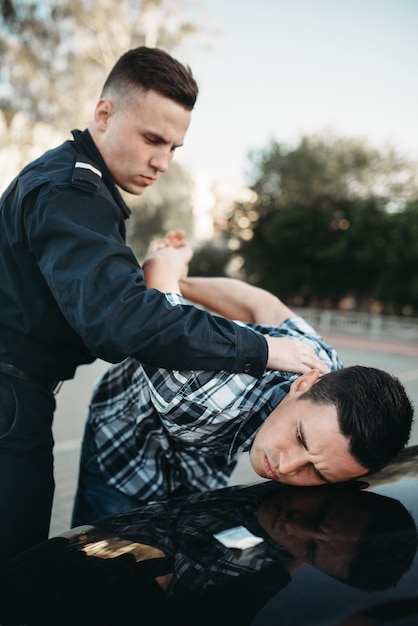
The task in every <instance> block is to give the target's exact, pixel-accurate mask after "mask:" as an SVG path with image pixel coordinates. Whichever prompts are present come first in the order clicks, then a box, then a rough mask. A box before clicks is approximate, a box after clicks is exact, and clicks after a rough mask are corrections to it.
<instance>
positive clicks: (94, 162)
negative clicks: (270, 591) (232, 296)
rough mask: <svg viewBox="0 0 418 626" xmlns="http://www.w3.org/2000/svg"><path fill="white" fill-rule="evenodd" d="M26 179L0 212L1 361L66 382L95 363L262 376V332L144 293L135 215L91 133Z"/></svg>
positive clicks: (30, 169)
mask: <svg viewBox="0 0 418 626" xmlns="http://www.w3.org/2000/svg"><path fill="white" fill-rule="evenodd" d="M73 135H74V141H66V142H65V143H63V144H62V145H61V146H59V147H58V148H55V149H54V150H50V151H49V152H47V153H46V154H44V155H43V156H42V157H40V158H39V159H38V160H36V161H34V162H33V163H31V164H30V165H28V166H27V167H26V168H24V169H23V170H22V172H21V173H20V174H19V176H18V177H17V178H16V179H15V180H14V181H13V182H12V183H11V184H10V186H9V188H8V189H7V190H6V192H5V193H4V194H3V196H2V198H1V202H0V361H6V362H8V363H11V364H13V365H15V366H16V367H18V368H20V369H22V370H24V371H26V372H28V373H30V374H35V375H37V376H45V377H54V378H59V379H68V378H71V377H72V376H73V375H74V372H75V369H76V367H77V366H78V365H79V364H82V363H88V362H91V361H93V360H94V358H96V357H97V358H101V359H104V360H106V361H109V362H112V363H114V362H119V361H121V360H123V359H124V358H125V357H127V356H133V357H135V358H136V359H138V360H139V361H142V362H144V363H148V364H151V365H157V366H161V367H165V368H168V369H183V370H186V369H209V370H221V369H225V370H229V371H236V372H242V371H245V372H247V373H249V374H252V375H253V376H256V377H259V376H261V374H262V373H263V371H264V369H265V365H266V360H267V344H266V342H265V339H264V338H263V337H262V336H261V335H258V334H257V333H255V332H253V331H251V330H249V329H246V328H241V327H239V326H238V325H236V324H233V323H232V322H229V321H228V320H224V319H222V318H220V317H215V316H210V315H208V314H207V313H206V312H204V311H201V310H199V309H197V308H194V307H191V306H187V305H178V306H172V305H171V304H170V303H169V302H168V301H167V299H166V297H165V296H164V294H162V293H161V292H159V291H157V290H154V289H148V290H147V289H146V285H145V282H144V277H143V272H142V269H141V267H140V266H139V264H138V262H137V260H136V259H135V257H134V254H133V252H132V250H131V249H130V248H129V247H128V246H127V245H126V243H125V220H126V219H127V217H128V216H129V213H130V211H129V209H128V207H127V206H126V204H125V203H124V201H123V199H122V197H121V195H120V194H119V191H118V190H117V188H116V187H115V185H114V183H113V180H112V179H111V176H110V173H109V171H108V170H107V168H106V165H105V163H104V161H103V159H102V158H101V156H100V153H99V152H98V150H97V148H96V146H95V144H94V142H93V140H92V138H91V136H90V134H89V133H88V131H87V130H86V131H84V132H80V131H74V132H73Z"/></svg>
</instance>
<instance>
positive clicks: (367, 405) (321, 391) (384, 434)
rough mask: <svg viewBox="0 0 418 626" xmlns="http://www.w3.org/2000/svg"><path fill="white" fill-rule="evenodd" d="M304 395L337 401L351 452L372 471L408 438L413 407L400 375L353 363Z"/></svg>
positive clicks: (323, 401)
mask: <svg viewBox="0 0 418 626" xmlns="http://www.w3.org/2000/svg"><path fill="white" fill-rule="evenodd" d="M300 399H309V400H311V401H312V402H314V403H315V404H322V405H326V404H333V405H335V407H336V409H337V415H338V421H339V425H340V429H341V432H342V434H343V435H345V436H346V437H347V438H348V439H349V441H350V454H351V455H352V456H353V457H354V458H355V459H356V460H357V461H358V462H359V463H360V464H361V465H362V466H363V467H365V468H367V469H368V470H369V472H376V471H378V470H380V469H381V468H382V467H383V466H384V465H386V464H387V463H389V462H390V461H391V460H392V459H393V458H394V457H395V456H396V455H397V454H398V453H399V452H400V451H401V450H402V448H403V447H404V446H405V445H406V443H407V442H408V439H409V436H410V432H411V426H412V421H413V413H414V412H413V408H412V405H411V402H410V400H409V398H408V396H407V394H406V391H405V389H404V387H403V385H402V384H401V382H400V381H399V379H398V378H396V377H395V376H392V375H391V374H389V373H387V372H384V371H382V370H379V369H376V368H373V367H364V366H361V365H353V366H351V367H346V368H343V369H340V370H337V371H334V372H330V373H329V374H325V375H324V376H322V377H321V378H319V380H318V382H317V383H315V384H314V385H312V387H311V388H310V389H309V390H308V391H307V392H306V393H304V394H302V395H301V396H300Z"/></svg>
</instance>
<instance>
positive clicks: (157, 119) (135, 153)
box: [89, 90, 191, 195]
mask: <svg viewBox="0 0 418 626" xmlns="http://www.w3.org/2000/svg"><path fill="white" fill-rule="evenodd" d="M190 119H191V112H190V111H187V110H186V109H185V108H184V107H183V106H181V105H180V104H178V103H177V102H174V100H171V99H170V98H166V97H165V96H163V95H161V94H159V93H157V92H156V91H153V90H149V91H141V90H137V91H135V92H133V93H132V95H131V96H130V97H129V98H128V99H127V100H126V101H123V102H122V101H119V100H118V98H115V99H113V100H111V99H109V98H102V99H101V100H100V101H99V102H98V104H97V106H96V112H95V119H94V122H93V123H92V125H91V127H90V128H89V130H90V131H91V132H92V136H93V139H94V141H95V143H96V146H97V148H98V149H99V151H100V153H101V155H102V157H103V159H104V161H105V163H106V165H107V167H108V168H109V171H110V173H111V175H112V178H113V180H114V182H115V183H116V185H118V186H119V187H121V189H124V190H125V191H127V192H129V193H132V194H136V195H139V194H142V193H143V191H144V190H145V189H146V188H147V187H149V186H150V185H152V184H153V183H154V182H155V181H156V180H157V178H158V177H159V176H160V174H162V173H164V172H165V171H166V170H167V168H168V166H169V164H170V162H171V161H172V159H173V156H174V151H175V149H176V148H178V147H179V146H181V145H182V144H183V140H184V137H185V134H186V131H187V129H188V127H189V123H190Z"/></svg>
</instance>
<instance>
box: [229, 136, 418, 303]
mask: <svg viewBox="0 0 418 626" xmlns="http://www.w3.org/2000/svg"><path fill="white" fill-rule="evenodd" d="M251 161H252V166H253V180H254V182H253V185H252V187H251V189H252V191H253V194H254V195H253V199H252V200H251V201H248V202H246V203H237V204H236V205H235V207H234V210H233V212H232V213H231V215H230V219H229V222H228V234H229V237H230V241H231V240H232V241H233V247H234V248H235V249H237V250H238V252H237V254H239V255H240V256H241V258H242V263H243V265H242V272H241V275H242V277H244V278H246V279H247V280H249V281H250V282H253V283H257V284H259V285H260V286H262V287H265V288H267V289H269V290H271V291H272V292H273V293H277V294H278V295H280V296H282V297H284V298H286V299H287V300H293V301H294V302H295V303H299V304H303V305H319V306H324V305H326V306H337V304H338V302H339V301H340V300H341V299H342V298H345V297H348V296H349V297H352V298H354V301H355V303H356V307H357V308H359V309H367V307H368V306H370V303H371V301H373V300H379V302H380V303H382V306H384V307H385V310H388V311H393V310H395V309H396V311H397V312H399V311H402V310H405V307H409V308H411V306H412V307H415V308H416V306H417V304H418V303H417V301H416V298H415V296H414V294H415V292H416V279H415V275H416V271H415V272H412V270H411V268H412V267H413V264H414V263H415V267H417V264H416V261H417V254H418V238H417V237H416V234H417V228H418V226H417V211H416V200H417V198H418V185H417V166H416V164H415V163H411V162H409V161H408V160H407V159H405V158H403V157H401V156H399V155H397V154H396V151H394V150H393V149H392V148H387V149H385V150H381V151H378V150H376V149H373V148H370V147H369V146H368V145H366V144H365V143H364V142H363V141H360V140H353V139H338V138H329V137H325V138H320V137H310V138H309V137H305V138H302V140H301V141H300V143H299V145H298V146H297V147H296V148H293V149H289V148H287V147H285V146H283V145H281V144H278V143H276V142H272V143H271V144H270V145H269V146H268V147H267V148H266V149H264V150H262V151H260V152H258V153H253V154H252V155H251ZM414 220H415V221H414ZM408 229H409V230H408ZM411 233H412V234H415V239H413V236H412V234H411ZM405 242H407V248H408V250H405V249H404V248H405ZM388 282H389V283H390V286H388Z"/></svg>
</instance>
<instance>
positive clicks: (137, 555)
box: [0, 446, 418, 626]
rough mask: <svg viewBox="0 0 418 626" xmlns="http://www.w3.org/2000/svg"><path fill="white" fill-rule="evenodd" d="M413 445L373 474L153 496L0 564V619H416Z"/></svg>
mask: <svg viewBox="0 0 418 626" xmlns="http://www.w3.org/2000/svg"><path fill="white" fill-rule="evenodd" d="M417 493H418V447H417V446H415V447H411V448H409V449H407V450H405V451H404V452H403V453H402V455H400V456H399V457H398V459H397V460H396V461H395V462H394V463H392V465H390V466H389V467H388V468H386V469H385V470H384V471H382V472H381V473H379V474H378V475H376V476H374V477H373V478H370V480H369V481H368V485H367V484H364V483H363V482H356V481H355V482H353V483H350V484H347V485H325V486H322V487H311V488H301V487H289V486H285V485H280V484H278V483H273V482H262V483H258V484H255V485H249V486H242V487H229V488H226V489H221V490H217V491H213V492H208V493H204V494H196V495H192V496H188V497H183V498H175V499H172V500H168V501H164V502H158V503H153V504H149V505H147V506H144V507H140V508H138V509H135V510H133V511H130V512H127V513H124V514H120V515H116V516H112V517H110V518H108V519H105V520H103V521H101V522H100V523H98V524H96V525H95V526H88V527H80V528H76V529H73V530H72V531H69V532H67V533H64V534H63V535H61V536H59V537H55V538H53V539H50V540H48V541H46V542H44V543H42V544H40V545H38V546H35V547H34V548H32V549H31V550H28V551H26V552H24V553H23V554H21V555H19V557H16V558H14V559H13V560H11V561H9V562H8V563H6V564H4V565H3V566H1V567H0V589H1V592H0V593H1V602H0V622H1V624H2V625H3V626H7V625H8V626H15V625H16V626H17V625H19V624H25V625H27V626H38V625H39V626H41V625H42V626H49V625H50V626H67V625H68V626H69V625H71V626H84V625H85V626H95V625H96V624H97V625H98V626H99V625H100V626H106V625H107V624H109V625H110V624H112V626H144V625H148V624H150V625H151V624H153V626H158V625H159V624H164V625H171V624H173V625H179V626H180V625H181V626H187V625H188V624H202V625H206V624H208V625H209V624H211V626H212V625H213V624H214V623H216V620H217V621H218V622H221V623H229V624H231V625H232V626H241V625H250V624H252V625H253V626H262V625H264V626H270V625H271V624H280V626H286V625H289V626H290V625H292V626H293V625H295V624H298V625H304V624H306V625H307V624H309V625H310V624H319V625H321V626H324V625H326V624H330V625H333V626H354V625H358V624H360V623H361V624H368V625H369V624H370V625H374V624H383V623H384V624H392V625H395V624H402V625H408V624H411V625H412V624H416V623H417V621H418V559H417V556H416V552H417V531H416V523H417V520H418V498H417Z"/></svg>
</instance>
